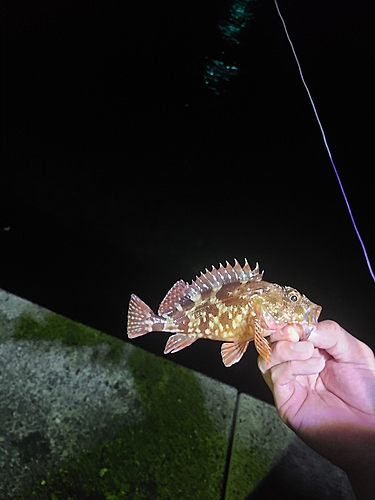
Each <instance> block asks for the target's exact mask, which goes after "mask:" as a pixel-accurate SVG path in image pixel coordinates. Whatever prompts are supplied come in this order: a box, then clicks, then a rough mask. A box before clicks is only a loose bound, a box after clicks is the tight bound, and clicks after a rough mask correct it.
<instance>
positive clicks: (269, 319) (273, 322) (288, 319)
mask: <svg viewBox="0 0 375 500" xmlns="http://www.w3.org/2000/svg"><path fill="white" fill-rule="evenodd" d="M259 299H260V301H259V309H258V310H259V311H260V321H261V326H262V328H264V329H265V330H267V331H276V330H281V329H282V328H284V326H286V325H294V326H296V327H297V329H298V331H299V332H300V339H301V340H306V339H307V338H308V337H309V335H310V333H311V332H312V330H313V328H314V327H315V326H316V324H317V322H318V318H319V315H320V313H321V311H322V308H321V306H319V305H317V304H315V303H314V302H312V301H311V300H309V299H308V298H307V297H306V296H305V295H303V294H301V293H300V292H299V291H298V290H296V289H295V288H292V287H290V286H280V285H276V284H272V285H271V286H270V287H269V288H268V289H267V290H264V292H263V293H262V294H261V295H260V296H259Z"/></svg>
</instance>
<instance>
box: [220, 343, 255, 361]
mask: <svg viewBox="0 0 375 500" xmlns="http://www.w3.org/2000/svg"><path fill="white" fill-rule="evenodd" d="M248 345H249V341H248V340H246V341H245V342H224V344H221V358H222V360H223V363H224V365H225V366H226V367H229V366H232V365H234V364H235V363H238V361H239V360H240V359H241V358H242V356H243V355H244V353H245V351H246V349H247V346H248Z"/></svg>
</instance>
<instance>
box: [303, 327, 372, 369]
mask: <svg viewBox="0 0 375 500" xmlns="http://www.w3.org/2000/svg"><path fill="white" fill-rule="evenodd" d="M309 341H310V342H312V343H313V344H314V345H315V346H316V347H319V348H320V349H324V350H326V351H327V352H328V353H329V354H330V355H331V356H332V357H333V358H335V359H336V360H338V361H341V362H346V363H350V362H351V363H356V364H360V363H369V362H370V363H371V364H372V365H373V366H374V368H375V361H374V353H373V352H372V350H371V349H370V348H369V347H368V346H367V345H366V344H364V343H363V342H361V341H360V340H358V339H356V338H355V337H353V336H352V335H350V333H348V332H347V331H346V330H344V329H343V328H341V326H340V325H339V324H338V323H336V322H335V321H330V320H325V321H321V322H320V323H318V324H317V326H316V327H315V328H314V330H313V331H312V332H311V335H310V337H309Z"/></svg>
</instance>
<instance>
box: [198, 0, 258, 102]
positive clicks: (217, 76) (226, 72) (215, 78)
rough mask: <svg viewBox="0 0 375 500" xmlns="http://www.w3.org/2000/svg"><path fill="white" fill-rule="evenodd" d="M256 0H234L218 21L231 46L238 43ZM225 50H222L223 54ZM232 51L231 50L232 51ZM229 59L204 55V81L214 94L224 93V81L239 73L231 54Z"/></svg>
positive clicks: (225, 88) (220, 29)
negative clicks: (224, 16) (225, 15)
mask: <svg viewBox="0 0 375 500" xmlns="http://www.w3.org/2000/svg"><path fill="white" fill-rule="evenodd" d="M255 1H256V0H234V2H233V3H232V4H231V5H230V7H229V12H228V15H227V17H226V18H225V19H223V20H222V21H220V22H219V24H218V28H219V31H220V35H221V37H222V39H223V40H224V41H225V42H227V43H226V45H228V47H226V48H229V46H230V47H231V48H232V47H233V44H235V45H239V44H240V41H241V35H242V33H243V30H244V29H245V28H246V26H247V25H248V23H249V21H250V20H251V19H252V18H253V17H254V12H253V4H254V3H255ZM226 48H224V49H226ZM226 52H227V51H226V50H222V52H221V54H222V56H224V54H226ZM232 52H233V51H232ZM231 59H232V60H231V61H228V60H226V61H224V57H220V58H218V57H206V65H205V71H204V81H205V83H206V85H207V87H208V88H209V89H210V90H212V91H213V92H214V93H215V94H216V95H222V94H225V93H226V92H227V90H228V88H227V85H226V83H227V82H229V81H230V80H231V79H232V78H234V77H237V76H238V75H239V73H240V70H239V67H238V66H237V64H236V62H235V60H234V59H233V56H232V58H231Z"/></svg>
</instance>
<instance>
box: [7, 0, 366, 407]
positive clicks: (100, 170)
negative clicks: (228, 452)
mask: <svg viewBox="0 0 375 500" xmlns="http://www.w3.org/2000/svg"><path fill="white" fill-rule="evenodd" d="M280 9H281V10H282V12H283V14H284V16H285V20H286V22H287V24H288V27H289V30H290V35H291V37H292V39H293V42H294V44H295V48H296V50H297V52H298V55H299V58H300V62H301V64H302V67H303V70H304V74H305V78H306V80H307V82H308V84H309V87H310V90H311V92H312V94H313V97H314V99H315V103H316V106H317V108H318V112H319V114H320V118H321V120H322V122H323V125H324V127H325V131H326V134H327V138H328V141H329V144H330V148H331V151H332V154H333V156H334V159H335V162H336V165H337V167H338V169H339V171H340V174H341V177H342V181H343V183H344V186H345V188H346V191H347V194H348V197H349V200H350V202H351V205H352V210H353V213H354V216H355V217H356V220H357V223H358V226H359V229H360V231H361V234H362V237H363V239H364V241H365V243H366V246H367V249H368V253H369V257H370V259H371V260H372V263H373V265H374V260H375V244H374V241H373V240H374V238H373V220H374V205H373V181H372V178H373V172H372V166H373V163H374V151H373V147H372V144H373V129H374V119H373V116H374V104H375V103H374V93H373V88H374V86H375V82H374V73H373V68H372V61H373V47H374V31H373V27H372V21H371V20H372V19H374V17H373V16H374V7H373V4H369V3H368V2H365V1H364V0H361V1H359V2H356V4H355V5H353V4H352V3H349V2H348V1H344V2H336V1H329V2H327V1H325V2H323V1H321V0H319V1H317V2H314V3H313V4H312V3H311V2H307V1H300V2H298V3H297V2H291V1H281V0H280ZM3 18H4V21H3V26H2V31H3V36H2V44H3V50H2V57H3V73H4V78H3V84H4V85H3V90H4V94H3V95H4V99H3V101H2V111H3V113H2V115H3V124H2V140H3V161H2V167H1V199H0V209H1V210H0V215H1V223H2V226H1V228H2V230H1V231H0V238H1V240H0V245H1V246H0V252H1V262H0V287H2V288H5V289H7V290H9V291H11V292H14V293H16V294H19V295H21V296H23V297H26V298H28V299H30V300H32V301H34V302H37V303H39V304H41V305H43V306H45V307H48V308H50V309H52V310H54V311H56V312H59V313H61V314H64V315H66V316H68V317H70V318H73V319H75V320H78V321H82V322H83V323H86V324H89V325H91V326H94V327H96V328H99V329H101V330H103V331H105V332H107V333H109V334H111V335H113V336H116V337H119V338H123V339H124V340H127V339H126V333H125V324H126V310H127V303H128V299H129V295H130V293H131V292H134V293H137V294H138V295H140V296H141V297H142V298H143V299H144V300H145V301H146V302H148V303H149V304H150V305H151V306H152V307H154V308H156V307H157V305H158V303H159V302H160V300H161V299H162V298H163V296H164V294H165V293H166V291H167V290H168V289H169V287H170V286H171V285H172V284H173V283H174V282H175V281H176V280H177V279H181V278H182V279H185V280H187V281H189V280H191V279H192V278H194V276H195V275H196V274H197V273H198V272H199V271H200V270H203V269H204V268H205V267H209V266H211V264H215V265H216V264H218V263H219V262H223V261H225V260H230V261H232V259H233V257H237V258H238V259H239V260H240V261H241V262H242V261H243V258H244V257H247V258H248V259H249V261H250V262H251V264H252V265H254V263H255V262H256V261H259V263H260V265H261V268H263V269H265V271H266V274H265V277H266V279H268V280H269V281H274V282H278V283H281V284H289V285H291V286H295V287H296V288H298V289H300V290H301V291H303V292H304V293H305V294H306V295H307V296H309V297H310V298H311V299H312V300H314V301H316V302H317V303H319V304H321V305H322V306H323V314H322V317H323V318H332V319H335V320H336V321H338V322H340V323H341V324H342V325H343V326H344V327H346V328H347V329H348V330H349V331H351V332H352V333H353V334H354V335H356V336H358V337H360V338H361V339H363V340H365V341H366V342H368V343H370V345H371V346H372V347H375V338H374V334H373V318H372V307H373V303H374V283H373V282H372V280H371V277H370V275H369V272H368V270H367V267H366V264H365V261H364V258H363V255H362V252H361V248H360V245H359V243H358V241H357V239H356V236H355V233H354V230H353V228H352V226H351V223H350V219H349V216H348V213H347V211H346V207H345V204H344V202H343V199H342V196H341V193H340V191H339V188H338V185H337V181H336V179H335V177H334V174H333V172H332V167H331V165H330V163H329V160H328V156H327V153H326V151H325V148H324V145H323V142H322V138H321V135H320V131H319V128H318V126H317V123H316V120H315V117H314V115H313V112H312V109H311V106H310V103H309V101H308V99H307V96H306V93H305V90H304V88H303V86H302V83H301V80H300V77H299V74H298V70H297V68H296V64H295V61H294V59H293V56H292V53H291V50H290V47H289V45H288V42H287V39H286V37H285V34H284V32H283V28H282V24H281V21H280V19H279V18H278V16H277V13H276V9H275V6H274V4H273V3H272V2H271V1H262V0H258V1H257V2H251V1H248V2H246V1H243V2H238V3H237V2H229V1H228V2H224V1H221V2H219V3H218V2H209V1H203V2H202V1H200V2H197V1H193V2H191V1H189V2H179V3H178V5H177V4H175V3H174V2H164V3H163V2H162V3H160V2H158V3H155V2H144V3H142V2H137V3H134V4H133V5H130V4H129V2H111V3H110V4H108V3H106V2H96V3H95V4H93V3H87V2H77V1H75V2H64V4H63V5H60V4H51V5H49V4H46V3H45V2H39V1H35V2H33V5H32V6H29V5H26V4H23V3H21V2H18V3H17V2H15V3H12V5H11V6H8V7H7V8H4V17H3ZM165 341H166V336H165V335H164V334H153V335H149V336H147V337H144V338H141V339H138V340H137V341H134V343H135V344H136V345H139V346H142V347H144V348H145V349H148V350H150V351H153V352H156V353H158V354H160V355H161V354H162V351H163V347H164V343H165ZM219 351H220V344H219V343H214V342H208V341H201V342H197V343H195V344H194V345H192V346H191V347H189V348H188V349H186V350H185V351H182V352H180V353H178V354H175V355H173V356H170V357H169V359H171V360H173V361H175V362H177V363H181V364H184V365H186V366H189V367H191V368H194V369H197V370H199V371H201V372H204V373H207V374H209V375H211V376H213V377H215V378H217V379H219V380H222V381H225V382H227V383H229V384H232V385H234V386H236V387H238V388H239V389H240V390H242V391H246V392H248V393H250V394H252V395H255V396H257V397H260V398H262V399H266V400H268V401H269V400H270V397H269V395H268V392H267V389H266V388H265V386H264V384H263V381H262V380H261V377H260V376H259V374H258V372H257V369H256V363H255V361H256V355H255V352H254V349H253V348H250V349H249V352H248V353H247V354H246V355H245V357H244V359H243V360H242V362H241V363H239V364H238V365H236V366H234V367H232V368H230V369H225V368H224V367H223V365H222V362H221V359H220V354H219Z"/></svg>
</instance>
